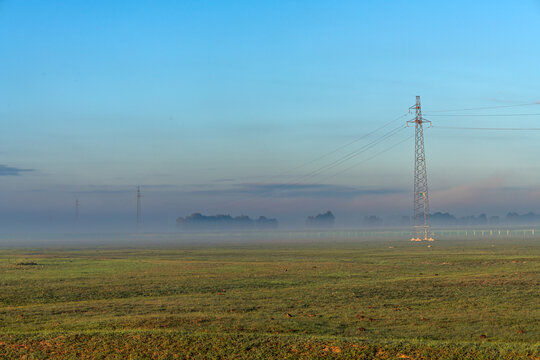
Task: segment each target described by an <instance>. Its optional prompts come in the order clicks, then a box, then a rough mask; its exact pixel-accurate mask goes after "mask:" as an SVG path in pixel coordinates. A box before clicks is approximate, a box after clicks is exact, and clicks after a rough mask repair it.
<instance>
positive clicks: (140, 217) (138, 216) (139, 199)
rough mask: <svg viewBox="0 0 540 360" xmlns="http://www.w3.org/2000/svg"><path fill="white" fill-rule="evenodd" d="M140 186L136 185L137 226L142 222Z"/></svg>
mask: <svg viewBox="0 0 540 360" xmlns="http://www.w3.org/2000/svg"><path fill="white" fill-rule="evenodd" d="M141 197H142V195H141V187H140V186H137V226H140V225H141V223H142V215H141Z"/></svg>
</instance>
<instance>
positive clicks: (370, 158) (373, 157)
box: [324, 135, 414, 180]
mask: <svg viewBox="0 0 540 360" xmlns="http://www.w3.org/2000/svg"><path fill="white" fill-rule="evenodd" d="M413 137H414V135H411V136H408V137H407V138H405V139H403V140H401V141H399V142H397V143H395V144H394V145H392V146H390V147H388V148H386V149H384V150H382V151H379V152H378V153H376V154H375V155H373V156H371V157H369V158H367V159H365V160H362V161H360V162H358V163H356V164H354V165H353V166H349V167H348V168H345V169H343V170H341V171H338V172H337V173H335V174H333V175H331V176H328V177H326V178H325V179H324V180H329V179H332V178H334V177H336V176H337V175H341V174H342V173H344V172H346V171H348V170H350V169H352V168H355V167H357V166H358V165H361V164H363V163H365V162H368V161H370V160H373V159H375V158H376V157H378V156H380V155H382V154H384V153H386V152H388V151H390V150H392V149H393V148H395V147H397V146H399V145H401V144H403V143H404V142H405V141H407V140H410V139H412V138H413Z"/></svg>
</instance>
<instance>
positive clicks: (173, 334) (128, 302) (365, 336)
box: [0, 239, 540, 359]
mask: <svg viewBox="0 0 540 360" xmlns="http://www.w3.org/2000/svg"><path fill="white" fill-rule="evenodd" d="M431 245H432V246H431V247H428V244H426V243H411V242H408V241H400V240H378V241H368V240H362V241H357V242H354V241H346V242H331V241H317V242H296V243H293V244H285V243H271V242H267V243H257V244H249V243H242V244H240V243H236V244H221V245H216V244H200V245H194V244H190V245H188V244H184V245H171V244H169V245H167V246H149V245H146V246H143V245H140V246H132V247H127V246H120V247H116V248H113V247H110V246H109V247H105V246H99V247H73V246H72V247H71V248H68V247H59V246H57V247H52V248H41V247H40V248H37V247H34V248H33V247H25V248H21V247H2V248H0V358H2V359H3V358H16V359H18V358H26V359H45V358H55V359H85V358H92V359H93V358H96V359H99V358H118V359H127V358H134V359H177V358H178V359H192V358H216V359H218V358H221V359H223V358H229V359H242V358H245V359H252V358H258V359H267V358H321V357H325V358H338V359H395V358H403V359H433V358H440V359H540V291H539V289H540V287H539V285H540V246H539V243H538V240H535V239H496V240H490V239H481V240H463V239H460V240H455V241H451V240H442V241H438V242H435V243H432V244H431Z"/></svg>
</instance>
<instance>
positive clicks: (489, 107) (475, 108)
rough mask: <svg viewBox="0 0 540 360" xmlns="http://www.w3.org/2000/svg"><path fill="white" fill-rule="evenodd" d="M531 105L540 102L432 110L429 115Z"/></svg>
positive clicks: (539, 103)
mask: <svg viewBox="0 0 540 360" xmlns="http://www.w3.org/2000/svg"><path fill="white" fill-rule="evenodd" d="M531 105H540V102H539V101H536V102H532V103H525V104H515V105H498V106H482V107H474V108H464V109H447V110H431V111H429V112H428V113H433V112H452V111H472V110H488V109H503V108H511V107H520V106H531Z"/></svg>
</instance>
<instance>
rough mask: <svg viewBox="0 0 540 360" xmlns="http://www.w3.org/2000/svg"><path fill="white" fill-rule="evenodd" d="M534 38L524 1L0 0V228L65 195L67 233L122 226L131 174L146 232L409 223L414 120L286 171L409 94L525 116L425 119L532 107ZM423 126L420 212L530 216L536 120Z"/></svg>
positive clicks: (15, 225)
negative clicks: (217, 224) (197, 219)
mask: <svg viewBox="0 0 540 360" xmlns="http://www.w3.org/2000/svg"><path fill="white" fill-rule="evenodd" d="M539 38H540V2H539V1H512V2H507V1H474V2H470V1H453V2H433V1H385V2H379V1H369V2H368V1H339V2H333V1H264V0H261V1H160V2H157V3H156V2H146V1H114V2H110V1H100V0H98V1H75V0H74V1H9V0H4V1H0V64H1V66H0V121H1V122H0V123H1V125H2V126H1V128H0V129H1V130H0V164H1V165H0V184H1V186H0V226H1V227H2V229H3V230H0V231H15V230H17V229H19V230H20V229H29V228H32V227H33V228H35V229H38V230H39V229H42V230H47V229H52V228H56V227H63V226H67V227H69V226H71V225H70V224H73V221H74V216H75V215H74V208H75V206H74V203H75V199H79V200H80V223H81V224H84V226H87V227H90V228H91V227H92V226H96V227H97V226H98V225H99V227H101V228H103V229H112V228H115V229H132V228H133V226H134V223H135V213H136V198H135V190H136V186H137V185H139V184H140V185H141V186H142V191H143V195H144V197H143V199H142V204H143V220H144V223H145V225H146V226H149V227H153V228H159V227H168V228H171V227H172V226H173V224H174V220H175V218H176V217H177V216H185V215H188V214H190V213H192V212H202V213H205V214H215V213H230V214H232V215H239V214H247V215H250V216H252V217H256V216H259V215H266V216H269V217H277V218H278V219H279V221H280V224H281V225H283V226H288V225H294V224H296V225H300V226H302V225H303V221H304V219H305V217H306V216H308V215H315V214H317V213H320V212H324V211H326V210H332V211H333V212H334V214H335V215H336V217H337V224H356V223H358V224H359V223H361V219H362V218H363V217H364V216H366V215H371V214H377V215H380V216H389V217H390V216H400V215H410V212H411V205H412V194H411V192H412V176H413V161H414V153H413V151H414V143H413V141H414V139H409V140H406V141H405V139H407V138H408V137H409V136H411V135H412V134H413V132H414V129H413V128H409V129H406V130H403V131H400V132H399V133H398V134H396V135H395V136H393V137H391V138H389V139H388V141H387V142H381V143H380V144H378V145H377V146H376V147H374V148H373V149H370V151H368V152H365V153H362V154H361V155H359V156H358V157H355V158H353V159H351V160H350V161H347V162H344V163H343V164H341V165H339V166H336V167H335V168H332V169H330V170H328V171H326V172H322V173H320V174H318V175H317V176H307V177H305V178H302V176H304V175H306V174H311V173H312V172H313V171H316V170H317V169H319V168H321V167H323V166H325V165H327V164H329V163H331V162H332V161H333V160H335V159H339V158H340V157H341V156H344V155H346V154H347V153H349V152H352V151H355V150H357V149H360V148H361V147H362V146H364V145H365V144H367V143H369V142H370V141H373V140H376V139H377V137H378V136H380V135H383V134H384V133H385V132H387V131H389V130H391V129H392V128H394V127H396V126H398V125H400V124H402V123H403V122H404V121H405V120H408V119H410V118H412V115H410V116H408V117H403V118H401V119H400V120H399V121H398V122H396V123H394V124H392V125H390V126H389V127H387V128H385V129H384V130H381V131H380V132H378V133H376V134H373V135H372V136H370V137H368V138H366V139H363V140H361V141H358V142H357V143H354V144H352V145H350V146H348V147H346V148H343V149H341V150H339V151H336V152H335V153H333V154H331V155H329V156H327V157H325V158H323V159H319V160H318V161H314V162H312V163H309V164H307V165H305V166H303V167H301V168H298V167H299V166H300V165H304V164H306V163H308V162H309V161H312V160H314V159H317V158H318V157H320V156H321V155H323V154H327V153H328V152H330V151H332V150H334V149H337V148H339V147H340V146H343V145H344V144H347V143H349V142H351V141H353V140H355V139H358V138H359V137H361V136H362V135H365V134H367V133H369V132H370V131H373V130H375V129H376V128H378V127H380V126H382V125H383V124H385V123H387V122H389V121H390V120H392V119H395V118H397V117H398V116H400V115H402V114H404V113H406V112H407V109H408V107H409V106H411V105H413V104H414V101H415V96H416V95H421V96H422V104H423V108H424V112H425V113H426V118H429V119H430V120H432V121H433V122H434V124H436V125H443V126H478V127H484V126H488V127H491V126H494V127H540V116H531V115H528V116H524V115H523V116H518V115H514V116H510V117H505V116H493V117H491V116H485V117H468V116H463V117H446V116H433V117H430V116H428V115H427V114H429V112H430V111H433V114H437V113H435V111H436V110H445V109H460V108H469V107H482V106H487V107H491V106H497V105H514V104H523V103H532V102H537V101H539V100H540V90H539V87H538V84H540V71H538V69H539V66H538V64H539V63H540V46H538V39H539ZM458 113H459V112H458ZM467 113H468V114H470V113H473V114H484V115H490V114H494V115H496V114H499V115H500V114H503V115H504V114H534V113H538V114H540V105H538V106H526V107H512V108H501V109H495V110H478V111H476V112H471V111H469V112H465V113H464V114H467ZM425 136H426V151H427V164H428V178H429V181H430V191H431V194H430V195H431V207H432V211H433V212H435V211H450V212H452V213H454V214H456V215H468V214H479V213H482V212H483V213H487V214H489V215H504V214H506V213H507V212H508V211H517V212H520V213H521V212H528V211H535V212H537V213H538V212H540V187H539V186H538V184H539V183H540V162H539V161H538V154H539V153H540V141H539V140H540V132H535V131H530V132H488V131H476V132H475V131H463V130H445V129H437V128H435V127H434V128H432V129H426V130H425ZM400 142H401V143H400ZM394 145H395V147H394V148H392V149H390V150H388V151H387V152H385V153H384V154H381V155H380V156H378V157H376V158H375V159H373V160H368V159H369V158H370V157H371V156H374V155H376V154H377V153H378V152H380V151H384V150H386V149H387V148H389V147H390V146H394ZM363 161H364V162H363ZM355 164H358V165H356V166H354V165H355ZM353 166H354V167H353ZM351 167H352V168H351ZM346 169H347V170H346Z"/></svg>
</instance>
